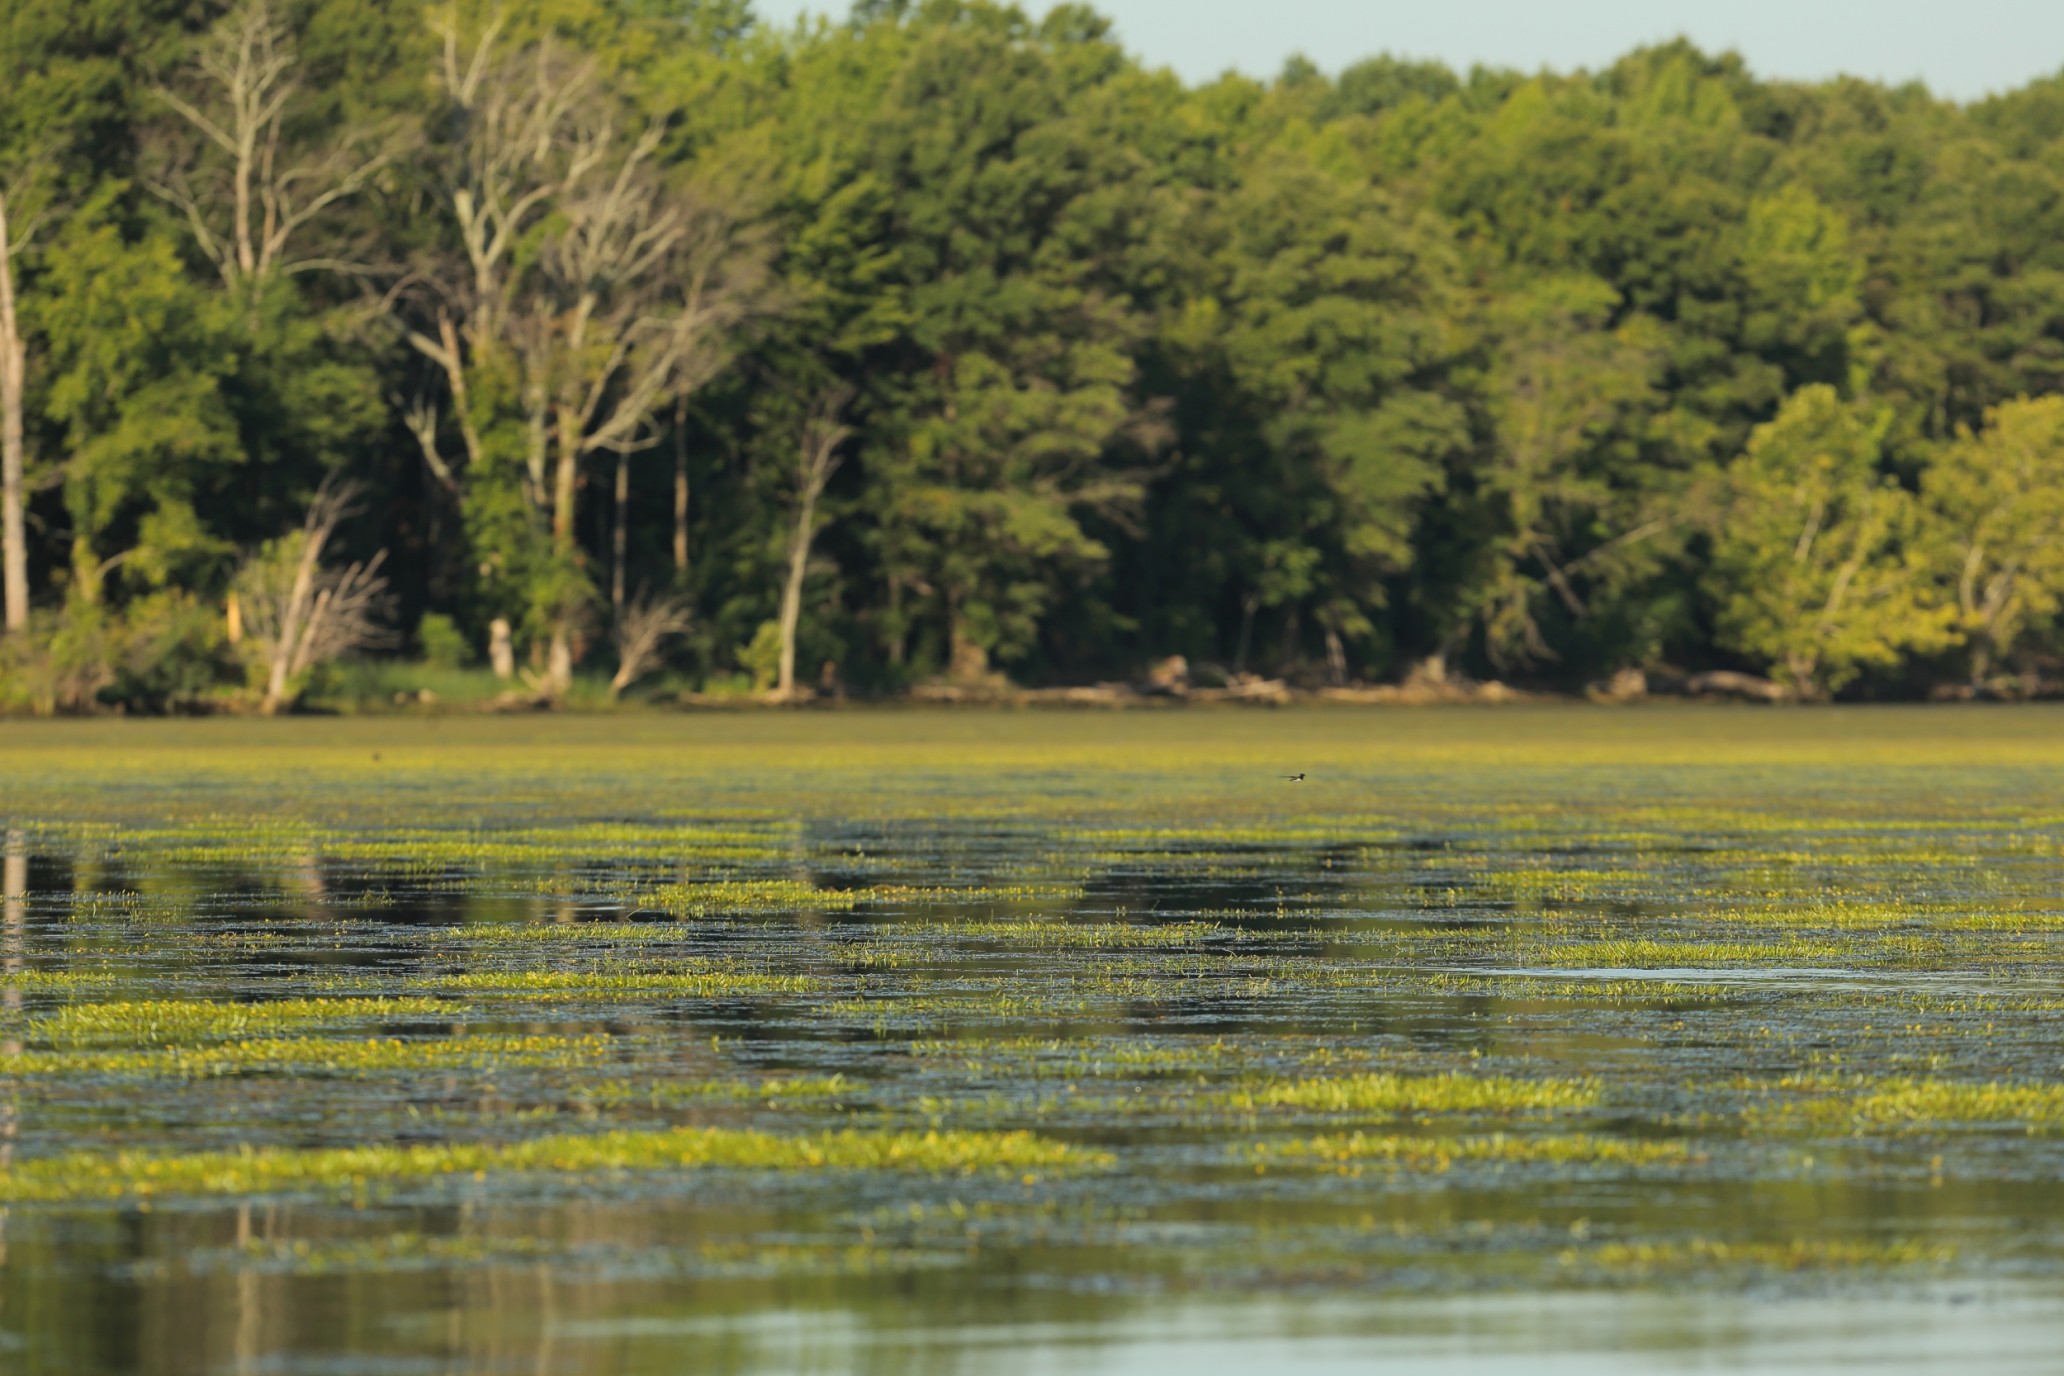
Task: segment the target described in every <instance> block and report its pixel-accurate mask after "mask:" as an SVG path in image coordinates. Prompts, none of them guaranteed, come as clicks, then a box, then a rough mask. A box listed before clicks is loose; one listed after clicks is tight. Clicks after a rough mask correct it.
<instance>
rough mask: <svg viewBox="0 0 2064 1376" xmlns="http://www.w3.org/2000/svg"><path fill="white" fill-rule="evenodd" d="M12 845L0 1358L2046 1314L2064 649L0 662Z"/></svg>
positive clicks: (1156, 1346)
mask: <svg viewBox="0 0 2064 1376" xmlns="http://www.w3.org/2000/svg"><path fill="white" fill-rule="evenodd" d="M1298 772H1303V773H1305V774H1307V776H1308V777H1307V779H1306V780H1305V781H1304V782H1302V783H1293V782H1290V781H1289V780H1287V779H1284V778H1282V777H1281V776H1282V775H1285V774H1294V773H1298ZM0 852H4V854H0V880H4V883H0V1248H4V1251H0V1369H5V1370H7V1371H10V1372H12V1371H17V1370H18V1371H22V1372H33V1373H44V1372H51V1373H58V1372H63V1373H72V1372H102V1371H105V1372H151V1373H160V1372H162V1373H175V1372H176V1373H186V1372H210V1373H213V1372H225V1373H244V1372H252V1373H256V1372H267V1373H311V1374H313V1373H345V1372H349V1373H361V1372H362V1373H389V1372H393V1373H402V1372H407V1373H413V1372H475V1371H478V1372H501V1371H521V1372H526V1373H532V1372H551V1373H557V1372H565V1373H603V1372H619V1371H632V1372H644V1371H652V1372H671V1371H679V1370H684V1369H695V1370H710V1371H868V1372H875V1371H879V1372H903V1371H937V1372H942V1373H944V1372H961V1371H967V1372H974V1371H981V1372H984V1373H990V1372H1025V1373H1033V1372H1048V1371H1054V1372H1058V1371H1069V1372H1081V1371H1092V1372H1102V1371H1114V1372H1115V1371H1160V1370H1167V1369H1171V1368H1174V1369H1182V1370H1187V1371H1190V1372H1193V1373H1209V1372H1217V1371H1227V1372H1230V1371H1235V1370H1238V1371H1251V1370H1257V1369H1262V1370H1271V1371H1273V1370H1286V1371H1311V1372H1321V1371H1333V1370H1343V1371H1344V1370H1366V1369H1369V1368H1370V1367H1371V1366H1377V1367H1380V1369H1382V1370H1385V1371H1408V1372H1416V1371H1427V1372H1459V1371H1491V1372H1500V1371H1512V1372H1519V1371H1526V1372H1531V1373H1539V1372H1562V1371H1569V1372H1577V1371H1584V1372H1613V1371H1629V1372H1632V1371H1656V1370H1662V1371H1680V1370H1681V1371H1724V1370H1758V1371H1764V1370H1784V1371H1802V1372H1803V1371H1824V1370H1825V1371H1833V1370H1837V1369H1856V1368H1858V1367H1863V1366H1868V1367H1872V1368H1882V1369H1891V1370H1916V1371H1919V1370H1969V1369H1974V1368H1982V1369H1985V1370H2000V1371H2020V1370H2028V1371H2037V1370H2050V1369H2054V1367H2055V1361H2056V1359H2055V1357H2054V1353H2055V1352H2056V1351H2057V1350H2058V1346H2059V1339H2060V1338H2064V1038H2060V1037H2059V1036H2058V1035H2057V1032H2056V1030H2055V1029H2056V1028H2057V1026H2058V1025H2059V1018H2060V1015H2064V948H2060V942H2064V713H2060V712H2058V711H2056V710H2054V709H2049V708H2025V709H2012V710H2006V709H1983V708H1940V709H1926V710H1923V709H1906V708H1887V709H1826V710H1810V711H1809V710H1796V711H1776V712H1768V711H1753V710H1731V709H1690V708H1654V709H1639V710H1625V711H1620V710H1602V709H1587V708H1573V707H1513V708H1506V709H1497V710H1483V709H1476V710H1467V709H1456V710H1427V711H1407V710H1398V711H1368V710H1361V711H1347V710H1338V711H1324V710H1297V711H1281V712H1266V711H1255V712H1246V711H1223V712H1220V711H1192V712H1179V711H1170V712H1133V713H1124V714H1108V715H1106V714H1083V715H1073V714H1042V713H1023V712H1018V713H1010V712H1002V713H986V712H976V711H958V712H917V711H881V712H865V711H848V712H840V713H814V714H812V713H787V714H736V715H718V714H706V715H699V716H692V717H676V716H649V717H648V716H627V717H619V718H571V719H542V718H541V719H521V720H506V719H471V718H391V719H377V720H299V721H279V722H238V721H206V722H186V723H165V722H156V723H153V722H56V723H18V722H4V723H0Z"/></svg>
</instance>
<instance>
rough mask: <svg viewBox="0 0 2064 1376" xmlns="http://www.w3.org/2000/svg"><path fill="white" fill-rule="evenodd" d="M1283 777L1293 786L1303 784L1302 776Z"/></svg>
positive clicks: (1287, 775) (1288, 775) (1286, 775)
mask: <svg viewBox="0 0 2064 1376" xmlns="http://www.w3.org/2000/svg"><path fill="white" fill-rule="evenodd" d="M1283 777H1284V778H1286V779H1288V780H1289V781H1290V782H1291V783H1293V784H1301V783H1303V782H1304V775H1302V774H1285V775H1284V776H1283Z"/></svg>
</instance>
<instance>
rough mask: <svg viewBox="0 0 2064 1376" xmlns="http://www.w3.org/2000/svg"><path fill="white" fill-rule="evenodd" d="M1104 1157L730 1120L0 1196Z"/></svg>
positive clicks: (224, 1159) (342, 1151)
mask: <svg viewBox="0 0 2064 1376" xmlns="http://www.w3.org/2000/svg"><path fill="white" fill-rule="evenodd" d="M1111 1164H1112V1158H1111V1156H1110V1155H1109V1153H1106V1152H1101V1151H1096V1150H1093V1149H1091V1148H1087V1147H1077V1146H1071V1145H1069V1144H1067V1143H1064V1142H1056V1141H1053V1140H1052V1139H1050V1138H1045V1137H1039V1136H1036V1135H1034V1134H1032V1133H1030V1132H1022V1131H1021V1132H938V1131H931V1132H904V1131H863V1130H845V1131H838V1132H820V1133H816V1134H813V1135H810V1136H801V1137H789V1136H779V1135H776V1134H773V1133H767V1132H757V1131H752V1130H748V1129H734V1128H668V1129H661V1130H656V1131H649V1132H636V1131H623V1132H602V1133H583V1134H572V1133H569V1134H561V1135H555V1136H550V1137H536V1138H532V1139H530V1140H528V1141H523V1142H508V1143H456V1142H453V1143H419V1144H415V1145H411V1146H365V1147H332V1148H322V1149H315V1150H292V1149H288V1148H280V1147H253V1148H249V1149H247V1150H244V1151H212V1152H185V1153H155V1152H135V1151H131V1152H72V1153H68V1154H66V1155H62V1156H53V1157H42V1158H32V1159H30V1160H27V1161H20V1162H17V1163H16V1164H14V1165H13V1166H11V1167H5V1168H0V1201H5V1202H9V1203H56V1202H62V1201H68V1200H87V1199H133V1200H148V1199H157V1198H174V1197H180V1196H190V1195H260V1194H280V1193H290V1192H308V1191H314V1192H321V1193H332V1194H335V1193H363V1192H364V1191H365V1190H367V1189H368V1188H370V1187H372V1186H375V1185H380V1184H394V1183H399V1182H403V1181H409V1180H426V1179H435V1178H439V1177H465V1176H473V1177H476V1178H485V1177H486V1176H488V1175H490V1174H546V1175H589V1174H595V1173H598V1172H619V1171H623V1172H628V1171H656V1172H658V1171H680V1170H702V1169H735V1170H760V1171H848V1170H890V1171H913V1172H918V1173H921V1174H927V1175H971V1174H974V1173H976V1172H989V1173H994V1172H1004V1173H1008V1174H1012V1175H1022V1176H1025V1177H1026V1178H1028V1179H1030V1178H1036V1177H1037V1176H1038V1175H1040V1174H1042V1173H1050V1172H1057V1171H1078V1170H1088V1169H1097V1168H1102V1167H1106V1166H1109V1165H1111Z"/></svg>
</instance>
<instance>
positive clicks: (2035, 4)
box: [755, 0, 2064, 100]
mask: <svg viewBox="0 0 2064 1376" xmlns="http://www.w3.org/2000/svg"><path fill="white" fill-rule="evenodd" d="M1023 7H1024V8H1025V9H1027V10H1028V11H1031V12H1032V13H1035V14H1040V13H1044V12H1045V11H1046V9H1047V8H1048V5H1047V4H1046V3H1044V0H1030V3H1025V4H1024V6H1023ZM1094 7H1095V8H1096V9H1097V10H1098V11H1099V12H1101V13H1103V14H1105V15H1107V16H1109V17H1110V18H1111V19H1112V20H1114V21H1115V22H1116V24H1117V27H1118V35H1119V37H1120V39H1122V40H1123V42H1124V44H1125V46H1126V47H1127V48H1129V49H1131V50H1132V51H1133V52H1135V53H1137V54H1139V55H1140V56H1142V57H1144V58H1145V59H1146V61H1147V62H1148V63H1149V64H1151V65H1153V66H1165V67H1173V68H1175V70H1176V71H1177V72H1179V73H1181V74H1182V75H1183V76H1184V77H1185V78H1187V79H1188V80H1191V81H1198V80H1204V79H1208V78H1210V77H1213V76H1216V75H1217V74H1218V73H1220V72H1222V71H1224V70H1226V69H1227V68H1234V69H1237V70H1239V71H1242V72H1246V73H1248V74H1249V75H1252V76H1258V77H1269V76H1274V75H1275V74H1276V72H1277V71H1278V70H1280V69H1281V67H1282V65H1283V60H1284V59H1285V58H1287V57H1289V56H1290V55H1291V54H1293V53H1299V52H1301V53H1303V54H1305V55H1306V56H1307V57H1309V58H1311V60H1312V61H1314V62H1316V63H1317V64H1318V65H1319V66H1320V67H1322V68H1324V69H1325V70H1327V71H1329V72H1335V71H1338V70H1339V69H1340V68H1341V67H1343V66H1346V65H1348V64H1349V63H1352V62H1354V61H1356V60H1357V59H1359V58H1363V57H1370V56H1374V55H1375V54H1377V53H1380V52H1384V51H1389V52H1393V53H1396V54H1398V55H1399V56H1403V57H1433V58H1439V59H1441V60H1442V61H1445V62H1446V63H1447V64H1448V65H1449V66H1451V67H1454V68H1455V69H1456V70H1457V71H1458V72H1466V71H1467V70H1468V69H1469V67H1470V66H1471V65H1472V64H1474V63H1479V62H1480V63H1483V64H1485V65H1487V66H1493V67H1516V68H1519V69H1520V70H1522V71H1529V72H1531V71H1534V70H1536V69H1538V68H1541V67H1553V68H1555V69H1557V70H1561V71H1568V70H1572V69H1574V68H1578V67H1590V68H1597V67H1601V66H1604V65H1606V64H1607V63H1609V62H1611V61H1612V60H1613V59H1614V58H1615V57H1618V56H1620V55H1621V54H1622V53H1625V52H1626V51H1627V50H1628V49H1630V48H1634V47H1637V46H1639V45H1641V44H1644V43H1651V42H1656V41H1659V40H1663V39H1668V38H1671V37H1674V36H1676V35H1678V34H1684V35H1686V36H1688V37H1690V38H1691V39H1692V40H1693V41H1694V42H1696V43H1698V44H1699V45H1700V46H1701V47H1704V48H1707V49H1711V50H1714V51H1719V50H1724V49H1728V48H1732V49H1735V50H1737V51H1739V52H1740V53H1741V54H1742V55H1743V56H1744V57H1746V58H1747V59H1748V61H1749V65H1750V67H1751V68H1753V69H1754V70H1755V72H1756V73H1757V74H1758V75H1761V76H1769V77H1792V78H1800V79H1807V80H1812V79H1817V78H1821V77H1828V76H1834V75H1836V74H1838V73H1845V72H1846V73H1850V74H1852V75H1856V76H1863V77H1871V78H1874V79H1878V80H1885V81H1893V82H1898V81H1905V80H1908V79H1910V78H1915V77H1918V78H1919V79H1921V80H1923V81H1925V82H1927V84H1928V86H1929V87H1930V88H1931V89H1932V90H1934V91H1935V92H1936V93H1937V94H1938V95H1944V96H1949V97H1952V98H1954V99H1957V100H1971V99H1975V98H1977V97H1980V96H1983V95H1985V94H1987V93H1988V92H1992V91H2000V90H2006V89H2009V88H2011V87H2015V86H2019V85H2021V84H2023V83H2025V82H2027V81H2028V80H2030V79H2031V78H2033V77H2037V76H2048V75H2051V74H2053V73H2055V72H2056V71H2057V70H2058V69H2059V68H2060V67H2064V0H1954V2H1953V3H1952V2H1951V0H1704V3H1694V2H1693V0H1095V6H1094ZM755 8H756V9H757V10H758V12H759V14H760V16H761V18H762V19H763V20H765V21H767V22H770V23H778V24H786V23H787V22H789V21H790V20H792V19H794V17H795V16H796V15H798V14H801V13H803V12H805V11H809V12H813V13H829V14H831V15H833V16H834V17H837V18H843V17H844V16H845V14H846V11H847V8H848V6H847V4H846V3H845V0H756V5H755Z"/></svg>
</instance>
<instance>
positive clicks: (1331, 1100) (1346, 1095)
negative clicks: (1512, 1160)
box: [1208, 1071, 1603, 1117]
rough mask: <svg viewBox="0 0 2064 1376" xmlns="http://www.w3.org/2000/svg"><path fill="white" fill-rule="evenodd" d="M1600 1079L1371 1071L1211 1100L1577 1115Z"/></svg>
mask: <svg viewBox="0 0 2064 1376" xmlns="http://www.w3.org/2000/svg"><path fill="white" fill-rule="evenodd" d="M1602 1092H1603V1091H1602V1087H1601V1086H1600V1085H1599V1083H1598V1082H1597V1081H1596V1080H1588V1079H1586V1080H1562V1079H1528V1080H1521V1079H1512V1078H1509V1077H1506V1076H1501V1075H1462V1074H1455V1073H1448V1074H1441V1075H1395V1074H1390V1073H1388V1072H1384V1071H1371V1072H1367V1073H1364V1074H1359V1075H1333V1076H1325V1077H1321V1078H1314V1079H1297V1080H1275V1081H1266V1082H1262V1083H1258V1084H1250V1085H1242V1086H1240V1087H1239V1088H1237V1089H1233V1090H1229V1091H1225V1092H1223V1093H1219V1094H1215V1095H1212V1096H1210V1098H1209V1100H1208V1102H1210V1103H1213V1104H1215V1105H1220V1106H1223V1107H1226V1108H1234V1109H1244V1110H1260V1109H1278V1108H1288V1109H1304V1110H1308V1111H1310V1112H1314V1113H1339V1114H1350V1113H1351V1114H1367V1115H1373V1116H1381V1117H1410V1116H1414V1115H1418V1114H1450V1113H1496V1114H1532V1113H1571V1112H1576V1111H1578V1110H1581V1109H1588V1108H1593V1107H1595V1106H1596V1105H1597V1103H1598V1100H1599V1098H1600V1095H1601V1094H1602Z"/></svg>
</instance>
